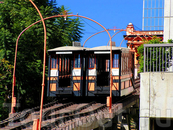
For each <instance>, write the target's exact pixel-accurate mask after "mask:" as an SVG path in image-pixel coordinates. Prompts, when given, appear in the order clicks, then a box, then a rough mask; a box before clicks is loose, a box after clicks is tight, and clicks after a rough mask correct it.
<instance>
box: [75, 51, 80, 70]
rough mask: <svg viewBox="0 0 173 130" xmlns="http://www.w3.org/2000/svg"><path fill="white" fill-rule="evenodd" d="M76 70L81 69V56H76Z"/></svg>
mask: <svg viewBox="0 0 173 130" xmlns="http://www.w3.org/2000/svg"><path fill="white" fill-rule="evenodd" d="M75 68H80V54H77V55H75Z"/></svg>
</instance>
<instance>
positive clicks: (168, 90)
mask: <svg viewBox="0 0 173 130" xmlns="http://www.w3.org/2000/svg"><path fill="white" fill-rule="evenodd" d="M140 75H141V77H140V78H141V79H140V130H149V125H150V123H149V119H150V118H172V117H173V73H161V72H155V73H150V72H147V73H141V74H140Z"/></svg>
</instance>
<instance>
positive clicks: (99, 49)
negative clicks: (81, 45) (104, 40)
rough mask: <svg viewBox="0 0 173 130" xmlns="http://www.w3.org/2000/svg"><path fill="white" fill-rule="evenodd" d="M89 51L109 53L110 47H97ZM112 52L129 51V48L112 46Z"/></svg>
mask: <svg viewBox="0 0 173 130" xmlns="http://www.w3.org/2000/svg"><path fill="white" fill-rule="evenodd" d="M90 50H91V51H109V50H110V46H98V47H93V48H91V49H90ZM112 50H121V51H123V52H125V51H129V50H130V49H129V48H125V47H115V46H112Z"/></svg>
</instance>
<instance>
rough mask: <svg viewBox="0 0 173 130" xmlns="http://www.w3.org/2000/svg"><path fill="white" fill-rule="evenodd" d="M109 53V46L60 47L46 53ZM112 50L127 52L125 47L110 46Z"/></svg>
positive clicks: (127, 49)
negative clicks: (84, 51)
mask: <svg viewBox="0 0 173 130" xmlns="http://www.w3.org/2000/svg"><path fill="white" fill-rule="evenodd" d="M83 50H86V51H109V50H110V46H98V47H93V48H86V47H77V46H62V47H57V48H53V49H49V50H48V52H55V51H67V52H68V51H83ZM112 50H113V51H114V50H120V51H122V52H129V50H130V49H129V48H125V47H115V46H112Z"/></svg>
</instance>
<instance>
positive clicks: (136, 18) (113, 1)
mask: <svg viewBox="0 0 173 130" xmlns="http://www.w3.org/2000/svg"><path fill="white" fill-rule="evenodd" d="M61 5H64V6H65V7H66V8H67V9H70V12H72V13H73V14H77V13H78V14H79V15H82V16H85V17H89V18H91V19H93V20H95V21H97V22H98V23H100V24H101V25H103V26H104V27H105V28H106V29H113V28H118V29H126V27H127V25H128V23H130V22H131V23H133V24H134V26H135V29H136V30H141V29H142V8H143V0H57V6H61ZM80 20H81V22H82V23H84V26H85V27H84V28H83V29H84V34H83V35H82V36H83V38H82V39H81V41H80V42H81V45H83V43H84V42H85V40H86V39H87V38H88V37H90V36H91V35H93V34H94V33H97V32H99V31H102V30H103V28H101V27H100V26H99V25H97V24H95V23H93V22H91V21H89V20H87V19H83V18H82V19H80ZM109 32H110V35H111V36H112V35H113V34H114V31H109ZM116 32H117V31H116ZM123 35H125V32H121V33H119V34H118V35H116V36H115V37H114V38H113V39H112V41H115V42H116V46H119V45H120V43H121V41H122V40H123ZM108 41H109V36H108V34H107V33H106V32H104V33H100V34H98V35H96V36H94V37H92V38H90V39H89V40H88V41H87V42H86V44H85V47H96V46H104V45H107V43H108ZM122 46H123V47H126V41H124V42H123V43H122Z"/></svg>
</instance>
